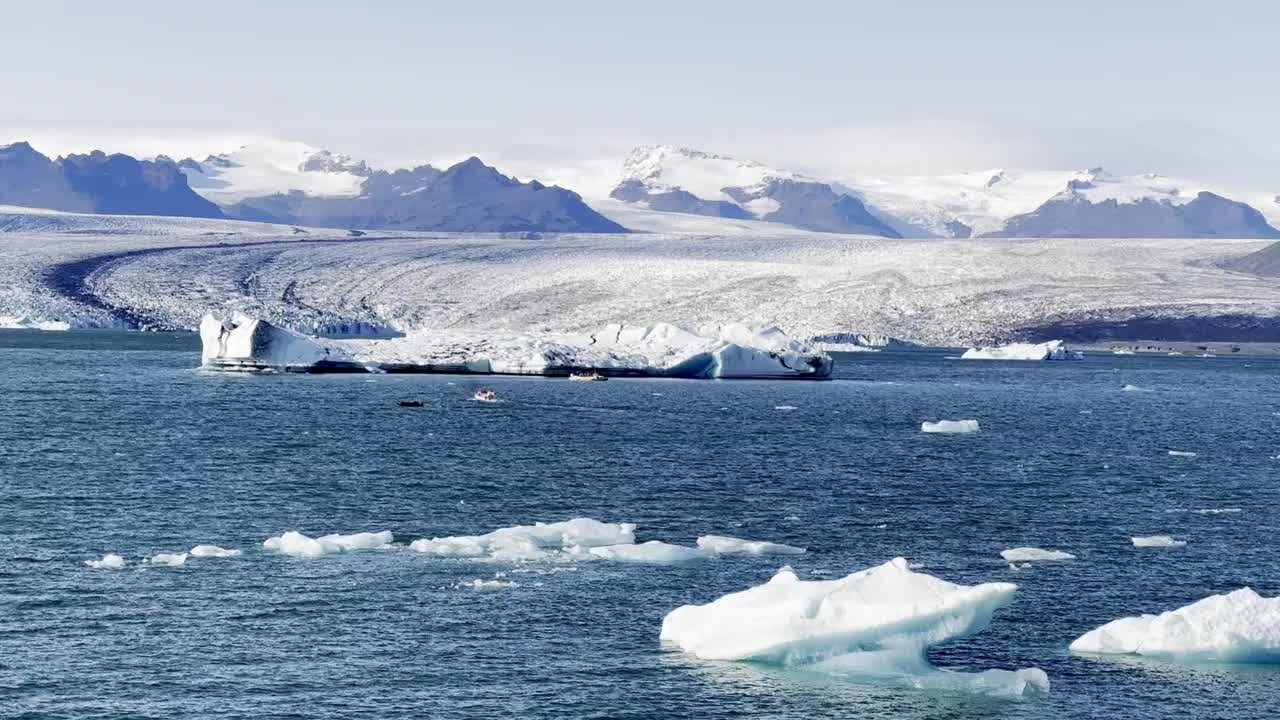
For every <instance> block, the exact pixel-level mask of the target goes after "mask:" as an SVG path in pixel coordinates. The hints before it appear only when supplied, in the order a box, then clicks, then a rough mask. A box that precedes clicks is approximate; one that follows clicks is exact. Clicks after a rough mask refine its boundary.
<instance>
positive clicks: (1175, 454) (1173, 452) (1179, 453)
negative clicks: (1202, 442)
mask: <svg viewBox="0 0 1280 720" xmlns="http://www.w3.org/2000/svg"><path fill="white" fill-rule="evenodd" d="M1197 454H1198V453H1193V452H1189V451H1187V450H1170V451H1169V455H1171V456H1173V457H1188V458H1193V457H1196V455H1197Z"/></svg>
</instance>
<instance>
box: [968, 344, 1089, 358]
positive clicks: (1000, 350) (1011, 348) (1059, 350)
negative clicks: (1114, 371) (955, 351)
mask: <svg viewBox="0 0 1280 720" xmlns="http://www.w3.org/2000/svg"><path fill="white" fill-rule="evenodd" d="M960 359H961V360H1083V359H1084V354H1083V353H1078V352H1073V351H1071V350H1068V349H1067V346H1066V345H1065V344H1064V343H1063V342H1062V341H1061V340H1050V341H1049V342H1042V343H1012V344H1010V345H1001V346H999V347H980V348H969V349H968V350H965V351H964V354H963V355H961V356H960Z"/></svg>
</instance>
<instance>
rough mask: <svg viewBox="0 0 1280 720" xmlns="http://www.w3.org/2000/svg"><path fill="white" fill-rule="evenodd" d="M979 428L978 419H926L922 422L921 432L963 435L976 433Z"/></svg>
mask: <svg viewBox="0 0 1280 720" xmlns="http://www.w3.org/2000/svg"><path fill="white" fill-rule="evenodd" d="M979 429H980V428H979V426H978V421H977V420H939V421H937V422H929V421H925V422H922V423H920V432H927V433H943V434H947V435H962V434H965V433H976V432H978V431H979Z"/></svg>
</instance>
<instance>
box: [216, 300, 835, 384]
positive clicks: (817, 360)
mask: <svg viewBox="0 0 1280 720" xmlns="http://www.w3.org/2000/svg"><path fill="white" fill-rule="evenodd" d="M200 339H201V343H202V345H203V353H202V358H203V366H204V367H205V368H207V369H212V370H242V371H243V370H248V371H284V372H392V373H424V372H453V373H480V374H502V375H555V376H566V375H570V374H572V373H578V372H597V373H600V374H603V375H619V376H633V377H678V378H713V379H714V378H758V379H788V378H796V379H812V380H825V379H828V378H829V377H830V376H831V372H832V369H833V367H834V361H833V360H832V359H831V356H830V355H828V354H827V353H825V352H823V351H822V350H819V349H817V348H815V347H813V346H811V345H809V344H807V343H804V342H801V341H799V340H796V339H794V338H791V337H790V336H788V335H786V334H785V333H783V332H782V330H781V329H779V328H777V327H775V326H772V325H747V324H742V323H734V324H724V325H715V324H708V325H701V326H697V327H693V328H683V327H678V326H676V325H671V324H668V323H657V324H655V325H644V326H633V325H619V324H614V325H607V326H605V327H604V328H602V329H600V330H599V331H596V332H592V333H578V334H569V333H551V332H530V333H526V334H512V333H508V332H490V333H481V332H464V331H459V330H445V331H438V332H432V331H425V330H419V331H415V332H411V333H408V334H406V335H405V336H403V337H397V338H389V339H373V340H370V339H345V340H344V339H332V338H318V337H310V336H306V335H303V334H301V333H297V332H294V331H293V330H289V329H286V328H282V327H278V326H276V325H273V324H271V323H269V322H267V321H266V320H261V319H255V318H251V317H248V316H246V315H243V314H240V313H233V314H232V315H230V316H228V317H225V318H219V317H216V316H214V315H205V316H204V318H203V319H202V320H201V322H200Z"/></svg>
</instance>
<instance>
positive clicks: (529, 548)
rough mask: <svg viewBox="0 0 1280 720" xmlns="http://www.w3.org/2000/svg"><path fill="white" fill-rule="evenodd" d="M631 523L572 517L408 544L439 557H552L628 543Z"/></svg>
mask: <svg viewBox="0 0 1280 720" xmlns="http://www.w3.org/2000/svg"><path fill="white" fill-rule="evenodd" d="M635 530H636V526H635V525H634V524H632V523H606V522H601V521H599V520H594V519H592V518H574V519H572V520H565V521H564V522H556V523H537V524H534V525H515V526H512V527H506V528H499V529H497V530H494V531H493V532H490V533H486V534H484V535H453V536H448V537H436V538H431V539H429V540H428V539H422V540H414V541H413V542H411V543H409V548H410V549H412V550H416V551H417V552H420V553H423V554H426V555H433V556H435V557H442V558H488V559H492V560H506V561H520V560H545V559H553V558H554V557H555V556H557V555H564V554H571V555H590V552H589V550H590V549H591V548H595V547H604V546H619V545H631V544H633V543H635V541H636V535H635Z"/></svg>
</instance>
